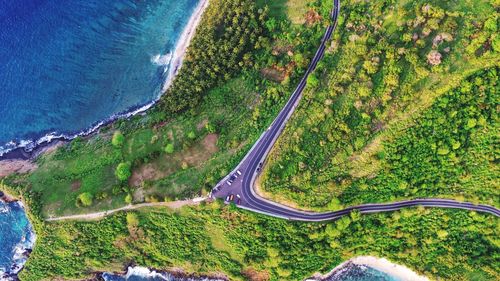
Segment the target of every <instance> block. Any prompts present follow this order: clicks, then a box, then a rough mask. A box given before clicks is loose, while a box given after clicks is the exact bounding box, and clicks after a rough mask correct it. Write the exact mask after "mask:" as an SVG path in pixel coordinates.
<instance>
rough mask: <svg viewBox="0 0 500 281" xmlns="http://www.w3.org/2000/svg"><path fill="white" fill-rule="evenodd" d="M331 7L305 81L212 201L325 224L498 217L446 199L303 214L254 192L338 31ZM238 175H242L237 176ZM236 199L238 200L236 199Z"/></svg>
mask: <svg viewBox="0 0 500 281" xmlns="http://www.w3.org/2000/svg"><path fill="white" fill-rule="evenodd" d="M333 2H334V7H333V9H332V11H331V14H330V16H331V18H332V25H330V26H328V27H327V29H326V32H325V34H324V35H323V38H322V39H321V44H320V46H319V48H318V50H317V51H316V54H315V55H314V58H313V60H312V61H311V63H310V65H309V67H308V69H307V71H306V73H305V74H304V77H303V78H302V80H301V81H300V83H299V85H298V86H297V88H296V89H295V91H294V92H293V94H292V96H291V97H290V99H289V100H288V102H287V103H286V105H285V107H284V108H283V109H282V110H281V112H280V113H279V115H278V116H277V117H276V119H275V120H274V122H273V123H272V124H271V126H270V127H269V128H268V129H267V130H266V131H265V132H264V133H263V134H262V135H261V137H260V138H259V140H257V142H256V143H255V144H254V146H253V147H252V148H251V149H250V151H249V152H248V153H247V155H246V156H245V157H244V158H243V160H242V161H241V162H240V164H239V165H238V166H237V167H236V168H235V169H234V170H233V171H232V172H231V173H230V174H229V175H228V176H226V177H225V178H224V179H222V180H221V181H220V182H219V183H218V184H217V186H216V187H215V188H214V189H213V190H212V193H211V197H213V198H223V199H226V198H227V197H228V196H230V195H231V194H232V195H233V202H235V203H236V204H237V206H238V207H240V208H243V209H248V210H251V211H254V212H258V213H262V214H266V215H270V216H274V217H280V218H284V219H289V220H298V221H328V220H335V219H338V218H340V217H342V216H345V215H348V214H349V213H350V212H352V211H354V210H359V211H360V212H361V213H362V214H366V213H378V212H390V211H395V210H399V209H401V208H406V207H413V206H424V207H438V208H454V209H465V210H472V211H477V212H485V213H490V214H493V215H495V216H497V217H500V210H498V209H497V208H495V207H492V206H487V205H475V204H472V203H467V202H459V201H455V200H449V199H435V198H432V199H414V200H407V201H400V202H393V203H384V204H362V205H358V206H353V207H349V208H346V209H343V210H339V211H334V212H325V213H314V212H305V211H300V210H297V209H293V208H290V207H287V206H284V205H281V204H278V203H276V202H272V201H270V200H267V199H264V198H262V197H260V196H258V195H257V194H256V193H255V191H254V189H253V186H254V183H255V179H256V177H257V175H258V173H259V171H260V169H261V168H262V165H263V163H264V161H265V159H266V157H267V155H268V154H269V152H270V150H271V148H272V147H273V145H274V143H275V142H276V140H277V138H278V137H279V135H280V134H281V132H282V131H283V129H284V127H285V124H286V123H287V121H288V119H289V118H290V116H291V115H292V113H293V112H294V110H295V108H296V107H297V105H298V103H299V101H300V98H301V96H302V91H303V90H304V88H305V86H306V84H307V77H309V74H310V73H311V72H312V71H314V69H315V68H316V66H317V64H318V62H319V61H320V59H321V58H322V57H323V54H324V52H325V49H326V43H327V42H328V40H329V39H330V38H331V36H332V33H333V32H334V31H335V29H336V27H337V19H338V15H339V12H340V0H333ZM237 171H239V172H241V175H239V174H238V173H237ZM233 175H237V176H238V177H237V178H236V179H234V180H233V181H232V183H231V184H229V183H228V180H229V179H230V177H231V176H233ZM237 196H239V198H238V197H237Z"/></svg>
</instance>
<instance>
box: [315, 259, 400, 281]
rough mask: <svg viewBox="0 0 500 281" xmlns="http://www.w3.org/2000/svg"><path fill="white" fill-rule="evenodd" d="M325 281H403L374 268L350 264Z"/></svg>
mask: <svg viewBox="0 0 500 281" xmlns="http://www.w3.org/2000/svg"><path fill="white" fill-rule="evenodd" d="M325 281H401V279H399V278H396V277H394V276H391V275H389V274H387V273H384V272H381V271H378V270H376V269H374V268H371V267H368V266H364V265H356V264H352V263H348V264H347V265H346V266H344V267H343V268H341V269H340V270H338V271H336V272H335V273H333V274H332V275H331V276H330V277H329V278H327V279H326V280H325Z"/></svg>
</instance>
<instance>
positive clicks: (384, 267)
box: [306, 256, 429, 281]
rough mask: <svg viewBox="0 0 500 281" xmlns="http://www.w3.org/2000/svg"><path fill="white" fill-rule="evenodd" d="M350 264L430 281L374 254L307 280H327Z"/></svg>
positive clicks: (407, 280) (411, 280) (407, 279)
mask: <svg viewBox="0 0 500 281" xmlns="http://www.w3.org/2000/svg"><path fill="white" fill-rule="evenodd" d="M349 264H356V265H365V266H368V267H371V268H374V269H376V270H378V271H381V272H384V273H387V274H389V275H391V276H393V277H396V278H398V279H400V280H403V281H429V278H427V277H425V276H422V275H419V274H417V273H416V272H414V271H412V270H411V269H409V268H408V267H406V266H404V265H399V264H395V263H392V262H391V261H389V260H387V259H385V258H378V257H373V256H359V257H354V258H352V259H350V260H347V261H345V262H343V263H341V264H340V265H338V266H336V267H335V268H334V269H333V270H332V271H330V272H329V273H327V274H325V275H320V274H318V275H315V276H314V278H313V279H307V280H311V281H312V280H326V279H328V278H329V277H331V276H333V275H335V274H338V273H340V272H342V270H343V269H345V268H346V267H347V266H348V265H349ZM307 280H306V281H307Z"/></svg>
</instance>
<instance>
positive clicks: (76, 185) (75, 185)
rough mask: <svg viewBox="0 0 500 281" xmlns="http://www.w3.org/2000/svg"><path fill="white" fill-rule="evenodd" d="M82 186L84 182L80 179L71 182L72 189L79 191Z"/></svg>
mask: <svg viewBox="0 0 500 281" xmlns="http://www.w3.org/2000/svg"><path fill="white" fill-rule="evenodd" d="M81 186H82V182H81V181H79V180H76V181H74V182H72V183H71V191H77V190H78V189H80V187H81Z"/></svg>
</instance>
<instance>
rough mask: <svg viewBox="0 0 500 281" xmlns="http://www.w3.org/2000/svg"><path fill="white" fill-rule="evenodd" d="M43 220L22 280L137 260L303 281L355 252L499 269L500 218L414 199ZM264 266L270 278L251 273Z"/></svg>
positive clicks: (428, 268)
mask: <svg viewBox="0 0 500 281" xmlns="http://www.w3.org/2000/svg"><path fill="white" fill-rule="evenodd" d="M36 225H37V234H38V239H37V247H36V248H35V250H34V251H33V253H32V255H31V256H30V259H29V260H28V263H27V264H26V267H25V269H24V270H23V271H22V273H21V275H20V277H21V279H22V280H27V281H30V280H40V279H51V280H53V279H54V278H56V277H64V278H67V279H69V278H71V279H74V278H84V277H86V276H88V275H89V274H90V273H91V272H93V271H95V270H118V271H120V270H122V269H123V266H124V265H126V264H128V263H130V262H135V263H137V264H139V265H143V266H150V267H154V268H158V269H167V268H170V267H182V268H184V269H185V270H186V271H188V272H196V273H214V272H223V273H225V274H227V275H228V276H229V277H230V278H231V279H232V280H242V279H246V280H303V279H304V278H306V277H309V276H311V275H312V274H313V273H315V272H318V271H321V272H323V273H325V272H328V271H329V270H330V269H331V268H333V267H334V266H336V265H337V264H339V263H341V262H342V261H344V260H346V259H348V258H351V257H353V256H356V255H376V256H381V257H386V258H388V259H390V260H392V261H394V262H399V263H402V264H405V265H406V266H409V267H410V268H412V269H414V270H417V271H419V272H420V273H423V274H426V275H428V276H429V277H434V278H442V279H445V280H498V278H500V273H499V272H498V268H499V265H500V264H499V262H498V255H499V254H500V253H499V247H498V242H499V241H498V237H499V233H498V219H497V218H496V217H494V216H491V215H482V214H476V213H474V212H467V211H458V210H439V209H423V208H413V209H405V210H402V211H398V212H394V213H388V214H377V215H363V216H360V215H359V214H358V213H352V214H351V215H350V216H348V217H345V218H343V219H341V220H339V221H337V222H335V223H309V224H306V223H299V222H289V221H286V220H281V219H275V218H270V217H266V216H262V215H257V214H253V213H249V212H246V211H241V210H237V209H235V208H232V207H230V206H226V207H221V206H220V204H219V203H212V204H210V205H206V206H203V207H197V208H184V209H182V210H180V212H179V213H175V212H172V211H171V210H168V209H162V208H155V209H145V210H143V211H142V212H130V213H120V214H117V215H114V216H112V217H109V218H107V219H105V220H102V221H99V222H65V223H49V224H45V223H37V224H36ZM257 275H260V276H261V278H262V277H264V278H262V279H251V277H252V276H254V277H256V276H257ZM244 276H246V277H244ZM266 277H267V278H266Z"/></svg>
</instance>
